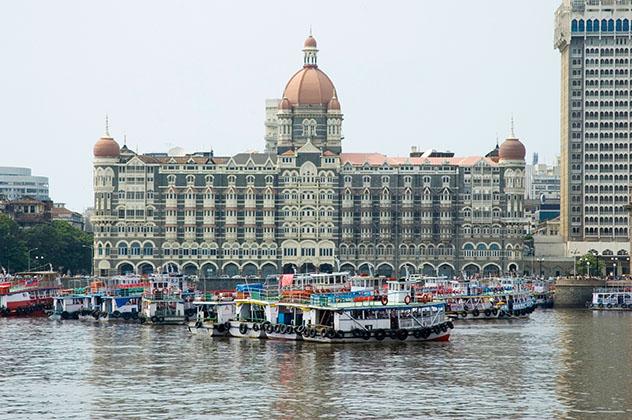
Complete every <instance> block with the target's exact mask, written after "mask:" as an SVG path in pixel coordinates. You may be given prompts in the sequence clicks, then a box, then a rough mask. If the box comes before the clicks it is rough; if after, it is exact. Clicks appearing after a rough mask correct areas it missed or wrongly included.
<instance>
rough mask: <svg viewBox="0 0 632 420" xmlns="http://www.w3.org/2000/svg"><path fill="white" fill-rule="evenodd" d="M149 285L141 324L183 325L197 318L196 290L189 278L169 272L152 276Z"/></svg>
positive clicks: (143, 298)
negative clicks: (195, 306) (194, 317)
mask: <svg viewBox="0 0 632 420" xmlns="http://www.w3.org/2000/svg"><path fill="white" fill-rule="evenodd" d="M149 283H150V287H149V289H148V290H147V291H146V292H145V293H144V294H143V296H142V307H141V314H140V315H139V317H140V318H141V322H143V323H145V322H147V323H151V324H171V325H181V324H185V323H188V322H189V321H190V319H191V318H192V317H193V316H195V313H196V309H195V308H194V307H193V301H194V298H195V290H194V287H193V284H191V283H190V281H189V278H188V277H187V276H185V275H183V274H181V273H177V272H170V271H167V272H165V273H162V274H156V275H153V276H151V277H150V278H149Z"/></svg>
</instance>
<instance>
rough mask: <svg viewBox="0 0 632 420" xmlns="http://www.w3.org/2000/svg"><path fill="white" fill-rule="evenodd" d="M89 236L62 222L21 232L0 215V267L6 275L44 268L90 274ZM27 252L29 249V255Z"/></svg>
mask: <svg viewBox="0 0 632 420" xmlns="http://www.w3.org/2000/svg"><path fill="white" fill-rule="evenodd" d="M89 246H92V234H90V233H87V232H83V231H82V230H80V229H77V228H75V227H73V226H72V225H70V224H69V223H67V222H64V221H57V220H56V221H53V222H51V223H46V224H41V225H36V226H33V227H31V228H29V229H21V228H20V227H19V226H18V225H17V224H16V223H15V222H14V221H13V220H11V219H10V218H9V217H8V216H6V215H2V214H0V266H3V267H4V268H5V269H6V270H8V271H10V272H17V271H25V270H27V269H28V267H29V257H30V260H31V261H30V262H31V263H30V266H31V269H32V270H40V269H47V268H48V265H49V264H51V265H52V268H53V270H57V271H59V272H61V273H64V274H66V273H68V272H70V273H71V274H76V273H90V267H91V264H92V251H91V249H90V248H87V247H89ZM28 250H31V252H30V255H29V252H28Z"/></svg>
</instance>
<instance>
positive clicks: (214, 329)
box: [187, 321, 228, 337]
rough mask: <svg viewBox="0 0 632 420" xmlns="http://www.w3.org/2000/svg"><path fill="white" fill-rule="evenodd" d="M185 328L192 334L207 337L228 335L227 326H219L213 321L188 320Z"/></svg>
mask: <svg viewBox="0 0 632 420" xmlns="http://www.w3.org/2000/svg"><path fill="white" fill-rule="evenodd" d="M222 327H223V328H222ZM187 329H188V330H189V332H190V333H191V334H193V335H203V336H207V337H226V336H227V335H228V328H226V327H225V326H224V324H221V326H220V325H217V324H215V323H214V322H202V323H199V321H198V322H189V323H188V324H187Z"/></svg>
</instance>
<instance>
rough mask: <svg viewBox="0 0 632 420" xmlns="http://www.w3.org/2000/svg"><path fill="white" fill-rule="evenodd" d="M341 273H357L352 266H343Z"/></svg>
mask: <svg viewBox="0 0 632 420" xmlns="http://www.w3.org/2000/svg"><path fill="white" fill-rule="evenodd" d="M340 271H346V272H348V273H353V272H355V267H354V266H353V265H352V264H348V263H347V264H342V265H341V266H340Z"/></svg>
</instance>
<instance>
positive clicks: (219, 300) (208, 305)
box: [187, 295, 236, 337]
mask: <svg viewBox="0 0 632 420" xmlns="http://www.w3.org/2000/svg"><path fill="white" fill-rule="evenodd" d="M216 296H217V295H216ZM193 307H194V308H195V309H196V316H195V320H194V321H189V323H188V326H187V327H188V330H189V332H190V333H191V334H198V335H207V336H209V337H225V336H226V335H228V330H229V329H230V320H231V319H233V318H234V317H235V308H236V305H235V301H234V300H233V298H232V297H226V298H224V297H216V298H215V299H208V300H196V301H194V302H193Z"/></svg>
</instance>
